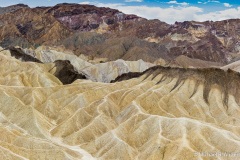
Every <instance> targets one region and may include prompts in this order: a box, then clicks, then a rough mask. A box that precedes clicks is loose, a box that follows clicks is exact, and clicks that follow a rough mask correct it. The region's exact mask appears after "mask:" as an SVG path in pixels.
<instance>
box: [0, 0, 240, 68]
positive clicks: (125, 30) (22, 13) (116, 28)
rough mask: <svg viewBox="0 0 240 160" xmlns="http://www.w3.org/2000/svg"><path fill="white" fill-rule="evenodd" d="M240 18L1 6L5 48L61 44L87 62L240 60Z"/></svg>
mask: <svg viewBox="0 0 240 160" xmlns="http://www.w3.org/2000/svg"><path fill="white" fill-rule="evenodd" d="M239 24H240V23H239V20H238V19H232V20H225V21H220V22H211V21H207V22H194V21H191V22H176V23H175V24H174V25H169V24H167V23H164V22H161V21H159V20H146V19H144V18H141V17H138V16H136V15H126V14H124V13H122V12H120V11H118V10H114V9H110V8H101V7H100V8H98V7H95V6H92V5H79V4H66V3H65V4H58V5H56V6H53V7H37V8H30V7H28V6H25V5H15V6H10V7H6V8H1V9H0V33H1V35H0V46H3V47H9V46H17V45H18V46H21V47H23V48H30V47H38V46H39V45H43V44H44V45H49V46H62V47H65V48H66V49H70V50H72V51H74V53H75V54H76V55H77V56H79V55H85V56H86V57H87V58H88V60H93V59H94V60H96V59H104V61H115V60H117V59H123V60H133V61H137V60H139V59H142V60H144V61H147V62H154V61H156V60H157V59H160V58H161V59H165V60H166V61H169V60H171V59H173V58H176V57H178V56H181V55H185V56H187V57H189V58H192V59H200V60H204V61H211V62H218V63H223V64H227V63H229V62H230V61H232V60H237V59H238V58H239V51H240V47H239V34H240V32H239V30H240V26H239Z"/></svg>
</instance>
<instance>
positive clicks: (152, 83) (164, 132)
mask: <svg viewBox="0 0 240 160" xmlns="http://www.w3.org/2000/svg"><path fill="white" fill-rule="evenodd" d="M4 52H7V51H4ZM0 61H1V63H0V68H1V69H0V71H1V72H0V73H1V80H0V85H1V86H0V90H1V91H0V102H1V103H0V112H1V114H0V130H1V134H2V135H3V136H1V138H0V141H1V146H0V151H1V152H0V157H2V158H3V159H46V158H47V159H140V160H141V159H142V160H146V159H173V158H175V159H179V160H181V159H182V160H187V159H189V160H195V159H196V160H197V159H208V157H204V156H201V155H200V154H196V152H211V153H212V152H223V153H224V152H227V153H238V152H240V150H239V149H240V135H239V133H240V132H239V129H240V128H239V123H240V119H239V115H240V110H239V105H240V97H239V95H240V94H239V89H238V86H239V83H240V76H239V74H238V73H236V72H234V71H226V72H225V71H223V70H220V69H183V68H182V69H180V68H171V67H160V66H156V67H153V68H150V69H148V70H146V71H145V72H143V73H127V74H125V75H122V76H121V77H119V78H117V80H116V81H117V82H115V83H99V82H97V83H96V82H92V81H89V80H80V79H79V80H76V81H74V82H73V83H72V84H69V85H62V83H61V82H60V81H59V80H58V79H57V78H56V77H55V76H54V72H49V68H51V67H53V66H54V64H53V63H49V64H41V63H36V62H21V61H19V60H17V59H15V58H13V57H11V56H10V53H5V54H1V55H0ZM214 158H216V157H213V159H214ZM219 159H224V160H225V159H229V160H230V159H231V160H233V159H236V160H237V159H238V157H223V158H222V157H219Z"/></svg>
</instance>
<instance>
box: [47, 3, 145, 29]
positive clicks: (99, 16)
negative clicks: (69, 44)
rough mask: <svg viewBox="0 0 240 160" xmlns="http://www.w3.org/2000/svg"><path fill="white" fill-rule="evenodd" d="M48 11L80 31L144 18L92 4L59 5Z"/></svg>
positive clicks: (68, 25)
mask: <svg viewBox="0 0 240 160" xmlns="http://www.w3.org/2000/svg"><path fill="white" fill-rule="evenodd" d="M48 12H49V13H52V14H53V15H54V17H56V19H57V20H59V21H60V22H61V23H63V24H64V25H66V26H67V27H68V28H70V29H72V30H80V31H90V30H93V29H97V28H98V27H99V26H100V25H101V24H103V23H105V24H107V25H113V24H117V23H118V22H123V21H128V20H131V21H134V20H138V19H142V18H140V17H138V16H136V15H126V14H124V13H122V12H120V11H118V10H114V9H110V8H104V7H101V8H97V7H95V6H92V5H69V6H64V5H63V6H61V5H59V6H56V7H55V8H54V7H53V8H52V9H50V10H49V11H48Z"/></svg>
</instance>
